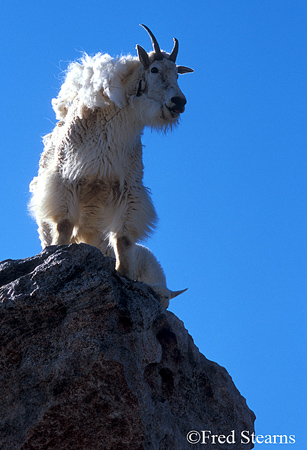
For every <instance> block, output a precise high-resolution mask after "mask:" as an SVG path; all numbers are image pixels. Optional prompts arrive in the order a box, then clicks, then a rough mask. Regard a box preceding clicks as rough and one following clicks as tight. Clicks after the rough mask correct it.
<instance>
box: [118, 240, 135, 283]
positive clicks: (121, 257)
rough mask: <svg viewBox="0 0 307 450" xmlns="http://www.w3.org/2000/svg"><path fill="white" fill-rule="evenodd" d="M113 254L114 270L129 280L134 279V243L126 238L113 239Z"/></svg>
mask: <svg viewBox="0 0 307 450" xmlns="http://www.w3.org/2000/svg"><path fill="white" fill-rule="evenodd" d="M113 248H114V252H115V256H116V270H117V271H118V273H119V274H120V275H123V276H125V277H127V278H130V279H131V280H133V279H134V250H135V244H134V242H133V241H132V240H131V239H130V238H128V237H127V236H121V237H118V238H115V239H114V245H113Z"/></svg>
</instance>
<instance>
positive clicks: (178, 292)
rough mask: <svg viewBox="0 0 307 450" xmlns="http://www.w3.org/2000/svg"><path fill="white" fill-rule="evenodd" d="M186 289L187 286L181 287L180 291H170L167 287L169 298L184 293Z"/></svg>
mask: <svg viewBox="0 0 307 450" xmlns="http://www.w3.org/2000/svg"><path fill="white" fill-rule="evenodd" d="M187 290H188V288H186V289H182V291H171V290H170V289H169V293H170V298H175V297H177V295H180V294H183V293H184V292H185V291H187Z"/></svg>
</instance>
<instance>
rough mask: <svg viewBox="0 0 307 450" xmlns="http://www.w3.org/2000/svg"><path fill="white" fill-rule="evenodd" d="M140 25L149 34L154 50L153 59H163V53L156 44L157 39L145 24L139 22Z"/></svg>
mask: <svg viewBox="0 0 307 450" xmlns="http://www.w3.org/2000/svg"><path fill="white" fill-rule="evenodd" d="M140 26H141V27H143V28H144V29H145V30H146V31H147V33H148V34H149V37H150V39H151V42H152V46H153V49H154V52H155V59H156V60H160V59H163V55H162V53H161V50H160V46H159V44H158V41H157V39H156V38H155V36H154V35H153V33H152V32H151V31H150V29H149V28H148V27H147V26H146V25H143V24H141V23H140Z"/></svg>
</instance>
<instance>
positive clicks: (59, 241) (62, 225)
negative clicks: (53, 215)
mask: <svg viewBox="0 0 307 450" xmlns="http://www.w3.org/2000/svg"><path fill="white" fill-rule="evenodd" d="M73 228H74V225H73V223H72V222H70V220H68V219H63V220H61V221H59V222H58V223H57V225H56V230H57V233H56V235H55V236H53V239H52V244H53V245H65V244H70V242H71V236H72V232H73Z"/></svg>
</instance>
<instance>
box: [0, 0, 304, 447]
mask: <svg viewBox="0 0 307 450" xmlns="http://www.w3.org/2000/svg"><path fill="white" fill-rule="evenodd" d="M5 3H6V6H5V7H4V5H3V7H2V14H1V18H0V33H1V42H2V46H1V47H2V49H1V53H2V58H1V64H2V68H1V71H0V79H1V100H2V108H1V129H2V132H1V138H2V146H1V168H2V176H1V185H2V195H1V198H0V202H1V211H2V220H1V248H0V260H3V259H7V258H11V259H16V258H23V257H27V256H31V255H34V254H36V253H38V252H39V251H40V250H41V249H40V243H39V240H38V236H37V232H36V225H35V223H34V222H33V221H32V219H31V218H30V217H29V216H28V214H27V206H26V205H27V202H28V200H29V194H28V184H29V182H30V181H31V179H32V178H33V176H35V175H36V172H37V168H38V161H39V155H40V153H41V152H42V149H43V146H42V142H41V137H42V136H43V135H45V134H47V133H49V132H50V131H51V130H52V129H53V126H54V124H55V122H56V121H55V115H54V112H53V110H52V108H51V99H52V98H53V97H56V96H57V93H58V91H59V88H60V84H61V77H62V74H61V72H62V71H63V70H65V68H66V67H67V64H68V62H69V61H72V60H75V59H77V58H79V57H80V51H82V50H84V51H86V52H87V53H89V54H94V53H96V52H98V51H101V52H107V53H109V54H111V55H112V56H116V55H120V54H126V53H131V54H136V50H135V45H136V44H140V45H142V46H143V47H144V48H146V49H147V50H150V48H151V44H150V40H149V37H148V36H147V34H146V32H145V31H144V30H143V29H142V28H141V27H139V25H138V24H139V23H145V24H146V25H148V26H149V27H150V28H151V29H152V31H153V32H154V33H155V35H156V37H157V38H158V41H159V43H160V46H161V48H163V49H165V50H167V51H170V50H171V48H172V45H173V41H172V38H173V37H177V38H178V39H179V45H180V49H179V56H178V59H177V61H178V63H179V64H182V65H187V66H191V67H193V68H194V69H195V73H194V74H187V75H183V76H180V79H179V83H180V87H181V88H182V91H183V92H184V94H185V95H186V97H187V99H188V104H187V108H186V112H185V113H184V114H183V115H182V119H181V125H180V127H178V128H177V129H176V130H174V131H173V132H172V133H171V134H167V135H166V136H165V135H163V134H158V133H156V132H151V131H150V130H146V131H145V133H144V137H143V143H144V144H145V146H146V148H145V150H144V164H145V185H146V186H148V187H150V188H151V191H152V197H153V201H154V204H155V207H156V210H157V212H158V215H159V218H160V220H159V224H158V228H157V230H156V232H155V233H154V235H153V236H152V238H150V239H149V240H148V241H147V242H146V245H148V247H150V249H151V250H152V251H153V252H154V253H155V255H156V256H157V258H158V259H159V260H160V261H161V263H162V265H163V267H164V270H165V273H166V276H167V280H168V285H169V287H170V288H171V289H175V290H177V289H181V288H185V287H188V288H189V290H188V291H187V292H186V293H185V294H183V295H182V296H180V297H178V299H174V300H173V301H172V303H171V305H170V308H169V309H170V310H171V311H172V312H174V313H175V314H176V315H177V316H178V317H179V318H180V319H181V320H182V321H183V322H184V324H185V326H186V328H187V329H188V330H189V332H190V334H191V335H192V336H193V338H194V341H195V343H196V345H197V346H198V347H199V349H200V350H201V352H202V353H204V355H205V356H206V357H207V358H209V359H211V360H214V361H216V362H217V363H219V364H220V365H222V366H224V367H226V369H227V370H228V372H229V373H230V375H231V376H232V378H233V380H234V382H235V384H236V386H237V387H238V389H239V390H240V392H241V393H242V395H243V396H244V397H245V398H246V399H247V403H248V405H249V406H250V408H251V409H253V411H254V412H255V413H256V415H257V420H256V432H257V434H264V435H265V434H270V435H273V434H286V435H295V436H296V443H295V444H294V445H292V448H297V449H299V450H302V449H303V448H304V442H305V440H306V435H304V430H306V415H305V417H304V415H303V411H304V410H305V403H306V387H305V386H306V375H307V373H306V372H307V371H306V331H305V329H306V306H305V304H306V294H307V289H306V288H307V286H306V198H307V197H306V194H307V192H306V191H307V186H306V166H307V164H306V163H307V161H306V118H307V114H306V113H307V111H306V109H307V108H306V104H307V95H306V71H307V59H306V44H307V31H306V29H307V27H306V20H307V3H306V2H305V1H301V0H296V1H293V2H290V1H284V0H278V1H277V0H265V1H264V0H263V1H261V0H259V1H254V0H245V1H243V0H241V1H236V0H235V1H233V0H229V1H226V0H224V1H222V0H215V1H213V0H211V1H208V0H201V1H193V2H186V1H180V0H179V1H177V2H171V1H168V0H164V1H160V0H158V1H155V2H154V4H150V3H148V4H144V3H143V4H142V5H141V4H140V3H139V2H136V1H134V0H132V1H130V2H117V1H116V0H114V1H113V2H103V1H93V0H88V1H87V2H86V8H85V7H84V3H83V2H80V1H78V0H74V1H65V0H62V1H61V2H60V1H58V0H53V1H52V2H47V1H31V0H30V1H27V2H26V3H23V2H20V1H14V0H10V1H9V2H5ZM191 429H193V424H191ZM213 431H214V430H213ZM262 447H263V445H262ZM267 447H268V446H267V445H266V448H267ZM275 447H276V446H275ZM256 448H261V445H256Z"/></svg>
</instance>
